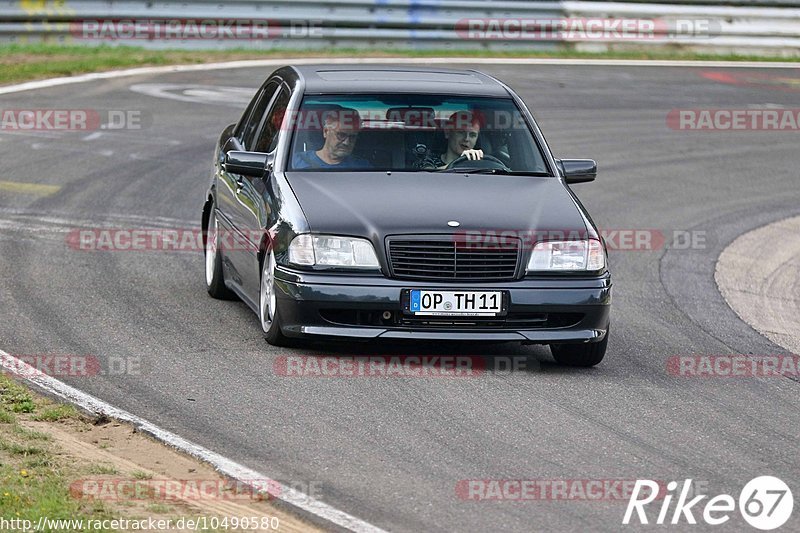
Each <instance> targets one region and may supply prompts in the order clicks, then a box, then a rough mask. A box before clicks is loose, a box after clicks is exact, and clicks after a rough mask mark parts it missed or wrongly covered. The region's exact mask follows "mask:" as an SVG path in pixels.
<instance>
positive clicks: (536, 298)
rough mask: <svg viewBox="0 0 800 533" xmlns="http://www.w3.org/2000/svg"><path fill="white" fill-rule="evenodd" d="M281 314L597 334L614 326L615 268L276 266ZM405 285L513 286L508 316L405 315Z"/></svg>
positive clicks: (579, 338)
mask: <svg viewBox="0 0 800 533" xmlns="http://www.w3.org/2000/svg"><path fill="white" fill-rule="evenodd" d="M275 283H276V293H277V297H278V315H279V317H280V321H281V325H282V329H283V332H284V334H285V335H287V336H290V337H323V338H324V337H329V338H337V337H338V338H360V339H364V340H368V339H376V338H380V339H411V340H481V341H522V342H528V343H534V344H551V343H563V342H570V343H576V342H599V341H601V340H603V338H604V337H605V335H606V332H607V331H608V323H609V311H610V306H611V276H610V275H609V274H608V273H605V274H603V275H602V276H598V277H594V278H567V277H560V278H537V279H529V278H526V279H522V280H515V281H507V282H493V283H483V282H453V281H448V282H438V281H437V282H433V281H410V280H395V279H388V278H386V277H384V276H382V275H359V274H353V275H351V274H341V273H336V274H326V273H320V272H304V271H298V270H292V269H288V268H286V267H278V268H277V269H276V272H275ZM403 289H434V290H435V289H440V290H503V291H508V295H509V306H508V315H507V316H506V317H504V318H490V319H486V318H482V319H477V318H467V317H465V318H452V317H450V318H444V317H425V318H421V317H413V316H409V315H405V314H404V313H403V310H402V305H401V292H402V290H403Z"/></svg>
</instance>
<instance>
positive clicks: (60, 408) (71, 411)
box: [33, 404, 80, 422]
mask: <svg viewBox="0 0 800 533" xmlns="http://www.w3.org/2000/svg"><path fill="white" fill-rule="evenodd" d="M78 416H80V415H79V414H78V411H77V410H76V409H75V408H74V407H72V406H71V405H66V404H61V405H55V406H53V407H47V408H44V409H42V411H41V412H38V413H36V414H35V415H34V416H33V419H34V420H36V421H37V422H58V421H60V420H66V419H69V418H76V417H78Z"/></svg>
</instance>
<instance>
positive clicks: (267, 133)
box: [254, 86, 291, 152]
mask: <svg viewBox="0 0 800 533" xmlns="http://www.w3.org/2000/svg"><path fill="white" fill-rule="evenodd" d="M290 97H291V94H290V93H289V90H288V89H287V88H286V87H285V86H284V87H281V89H280V92H279V93H278V95H277V96H276V97H275V101H274V103H273V104H272V108H271V109H270V110H269V115H268V116H267V118H266V120H265V121H264V125H263V126H262V128H261V132H260V133H259V135H258V141H257V142H256V144H255V148H254V151H256V152H272V151H273V150H275V148H276V147H277V146H278V132H279V131H280V128H281V123H282V122H283V116H284V115H285V114H286V108H287V107H288V106H289V98H290Z"/></svg>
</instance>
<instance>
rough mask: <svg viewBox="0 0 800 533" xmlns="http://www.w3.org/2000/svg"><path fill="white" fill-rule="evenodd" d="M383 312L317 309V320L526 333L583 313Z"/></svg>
mask: <svg viewBox="0 0 800 533" xmlns="http://www.w3.org/2000/svg"><path fill="white" fill-rule="evenodd" d="M385 311H386V309H380V308H376V309H320V310H319V314H320V316H321V317H322V318H323V319H324V320H326V321H327V322H330V323H332V324H336V325H341V326H375V327H384V328H385V327H395V328H401V329H447V330H466V329H510V330H522V329H525V330H529V329H544V328H551V329H552V328H568V327H572V326H575V325H576V324H578V323H579V322H580V321H581V320H583V318H584V316H585V315H584V314H583V313H528V312H521V311H511V312H509V313H508V314H507V315H506V316H501V317H438V316H413V315H405V314H403V313H401V312H399V311H394V312H392V316H391V317H390V318H388V319H385V318H383V313H384V312H385Z"/></svg>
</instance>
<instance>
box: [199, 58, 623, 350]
mask: <svg viewBox="0 0 800 533" xmlns="http://www.w3.org/2000/svg"><path fill="white" fill-rule="evenodd" d="M595 174H596V164H595V162H594V161H592V160H588V159H573V160H567V159H562V160H559V159H555V158H554V157H553V155H552V154H551V153H550V151H549V149H548V147H547V144H546V142H545V140H544V138H543V136H542V134H541V132H540V131H539V128H538V126H537V125H536V122H535V120H534V118H533V116H532V115H531V113H530V112H529V111H528V109H527V107H526V106H525V104H524V103H523V101H522V100H521V99H520V98H519V97H518V96H517V95H516V94H514V92H513V91H512V90H511V89H510V88H508V87H507V86H505V85H504V84H503V83H502V82H500V81H498V80H496V79H494V78H492V77H490V76H487V75H486V74H482V73H480V72H476V71H461V70H446V69H435V70H434V69H423V68H405V67H402V68H401V67H349V66H336V67H330V66H325V67H313V66H302V67H293V66H290V67H284V68H281V69H278V70H276V71H275V72H274V73H273V74H272V75H270V76H269V78H268V79H267V80H266V82H265V83H264V85H263V86H262V87H261V88H260V89H259V90H258V92H257V93H256V95H255V97H254V98H253V100H252V102H251V103H250V105H249V106H248V107H247V109H246V110H245V112H244V114H243V115H242V117H241V119H240V120H239V122H238V123H237V124H231V125H230V126H228V127H227V128H225V130H224V131H223V132H222V135H221V136H220V139H219V143H218V145H217V147H216V152H215V158H214V172H213V176H212V179H211V186H210V188H209V190H208V194H207V198H206V202H205V206H204V208H203V215H202V224H203V229H204V230H205V232H206V235H207V237H206V255H205V257H206V283H207V286H208V292H209V294H211V296H213V297H215V298H230V297H238V298H241V299H242V300H243V301H244V302H245V303H247V305H249V306H250V307H251V308H252V309H253V310H254V311H255V312H256V313H257V314H258V316H259V318H260V320H261V325H262V328H263V329H264V333H265V335H266V338H267V341H268V342H270V343H271V344H275V345H283V344H286V343H288V342H289V341H291V340H292V339H297V338H327V339H336V338H338V339H345V338H347V339H354V338H355V339H363V340H368V339H418V340H437V341H448V340H481V341H521V342H523V343H535V344H549V345H550V347H551V350H552V353H553V356H554V357H555V359H556V360H557V361H558V362H561V363H564V364H569V365H580V366H591V365H595V364H597V363H599V362H600V361H601V360H602V359H603V356H604V355H605V351H606V345H607V343H608V332H609V309H610V304H611V276H610V274H609V271H608V267H607V254H606V249H605V244H604V242H603V240H602V238H601V237H600V234H599V233H598V231H597V228H596V227H595V225H594V224H593V222H592V220H591V218H590V217H589V215H588V214H587V212H586V210H585V209H584V207H583V206H582V205H581V203H580V201H579V200H578V198H577V197H576V196H575V194H574V193H573V192H572V190H571V189H570V187H569V186H568V184H570V183H577V182H582V181H591V180H593V179H594V178H595Z"/></svg>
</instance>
